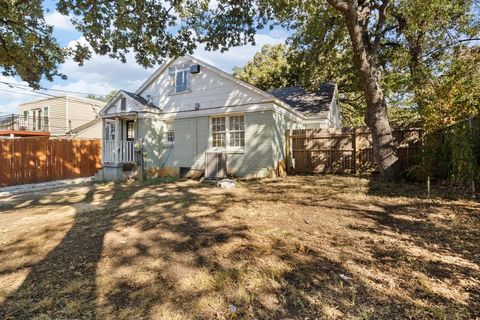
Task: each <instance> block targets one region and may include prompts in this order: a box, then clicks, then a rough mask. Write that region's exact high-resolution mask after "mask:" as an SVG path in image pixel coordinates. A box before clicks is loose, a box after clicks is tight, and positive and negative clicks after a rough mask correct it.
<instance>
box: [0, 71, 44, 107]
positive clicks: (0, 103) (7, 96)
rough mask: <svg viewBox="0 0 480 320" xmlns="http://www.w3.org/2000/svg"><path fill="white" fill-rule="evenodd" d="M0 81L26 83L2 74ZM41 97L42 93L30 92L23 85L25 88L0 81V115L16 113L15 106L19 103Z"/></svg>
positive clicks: (17, 83)
mask: <svg viewBox="0 0 480 320" xmlns="http://www.w3.org/2000/svg"><path fill="white" fill-rule="evenodd" d="M0 81H1V82H8V83H12V84H14V85H27V83H26V82H23V81H19V80H17V79H15V78H13V77H6V76H2V75H0ZM41 98H42V95H40V94H36V93H34V92H32V91H31V89H30V88H28V87H25V89H20V88H11V87H9V86H8V85H6V84H3V83H0V116H2V115H5V114H9V113H17V111H18V110H17V107H18V105H19V104H20V103H23V102H27V101H31V100H34V99H41Z"/></svg>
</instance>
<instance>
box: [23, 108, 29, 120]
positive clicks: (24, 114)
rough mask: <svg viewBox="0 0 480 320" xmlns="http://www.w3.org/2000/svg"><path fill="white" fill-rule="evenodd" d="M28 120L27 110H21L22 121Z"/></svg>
mask: <svg viewBox="0 0 480 320" xmlns="http://www.w3.org/2000/svg"><path fill="white" fill-rule="evenodd" d="M27 120H28V110H25V111H23V121H27Z"/></svg>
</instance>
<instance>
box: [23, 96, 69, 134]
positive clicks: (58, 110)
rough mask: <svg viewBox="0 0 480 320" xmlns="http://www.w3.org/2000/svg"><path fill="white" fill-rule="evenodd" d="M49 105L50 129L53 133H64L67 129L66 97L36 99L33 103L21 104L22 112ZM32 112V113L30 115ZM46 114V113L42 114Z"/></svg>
mask: <svg viewBox="0 0 480 320" xmlns="http://www.w3.org/2000/svg"><path fill="white" fill-rule="evenodd" d="M44 107H48V113H49V114H48V117H49V118H48V123H49V131H50V133H51V134H52V135H54V136H55V135H64V134H65V132H66V131H67V126H68V124H67V120H66V98H65V97H60V98H56V99H47V100H41V101H35V102H32V103H26V104H22V105H20V106H19V111H20V114H23V111H25V110H32V109H38V108H42V112H43V108H44ZM31 116H32V114H31V113H30V117H31ZM42 116H44V115H42Z"/></svg>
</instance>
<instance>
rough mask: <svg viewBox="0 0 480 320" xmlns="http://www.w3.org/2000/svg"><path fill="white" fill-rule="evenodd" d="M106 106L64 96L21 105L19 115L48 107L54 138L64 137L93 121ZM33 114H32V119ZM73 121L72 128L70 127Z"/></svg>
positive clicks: (99, 102)
mask: <svg viewBox="0 0 480 320" xmlns="http://www.w3.org/2000/svg"><path fill="white" fill-rule="evenodd" d="M103 105H105V103H103V102H101V101H95V100H90V99H84V98H78V97H71V96H62V97H56V98H50V99H42V100H37V101H32V102H28V103H24V104H21V105H19V107H18V109H19V114H23V111H25V110H33V109H38V108H42V110H43V108H44V107H48V115H44V114H42V117H43V116H48V117H49V119H48V120H49V121H48V122H49V131H50V133H51V135H53V136H63V135H65V134H66V132H67V131H69V130H70V129H75V128H77V127H79V126H81V125H83V124H85V123H87V122H89V121H91V120H93V119H95V116H96V113H95V111H94V109H95V110H96V111H97V112H98V111H99V110H100V108H101V107H102V106H103ZM31 116H32V114H31V113H30V117H31ZM69 120H70V121H71V127H70V125H69Z"/></svg>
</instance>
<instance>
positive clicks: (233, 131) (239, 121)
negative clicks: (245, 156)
mask: <svg viewBox="0 0 480 320" xmlns="http://www.w3.org/2000/svg"><path fill="white" fill-rule="evenodd" d="M244 120H245V119H244V116H231V117H230V118H229V131H230V141H229V146H231V147H244V146H245V124H244Z"/></svg>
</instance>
